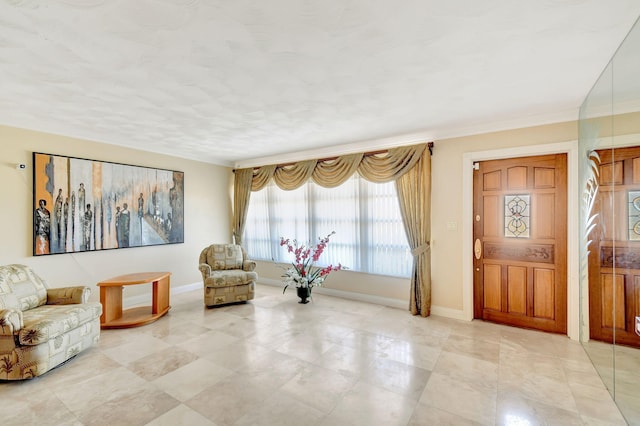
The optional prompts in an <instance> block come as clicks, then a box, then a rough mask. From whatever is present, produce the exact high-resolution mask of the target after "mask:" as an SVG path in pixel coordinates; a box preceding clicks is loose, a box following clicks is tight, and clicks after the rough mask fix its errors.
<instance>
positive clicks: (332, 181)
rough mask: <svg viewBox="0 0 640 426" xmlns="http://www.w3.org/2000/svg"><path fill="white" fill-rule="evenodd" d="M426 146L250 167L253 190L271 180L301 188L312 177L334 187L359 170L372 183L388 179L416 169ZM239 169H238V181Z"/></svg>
mask: <svg viewBox="0 0 640 426" xmlns="http://www.w3.org/2000/svg"><path fill="white" fill-rule="evenodd" d="M426 148H427V144H426V143H423V144H419V145H411V146H403V147H398V148H392V149H389V150H388V151H385V152H383V153H378V154H364V153H359V154H349V155H343V156H341V157H337V158H331V159H328V160H307V161H300V162H298V163H295V164H287V165H280V166H277V165H270V166H263V167H259V168H255V169H249V170H251V172H252V175H251V190H252V191H260V190H261V189H262V188H264V187H265V186H266V185H267V184H268V183H269V181H271V179H273V181H274V182H275V184H276V185H278V187H280V188H281V189H284V190H292V189H296V188H299V187H300V186H302V185H304V184H305V183H306V182H307V181H308V180H309V179H312V180H313V181H314V182H315V183H317V184H318V185H320V186H324V187H325V188H335V187H336V186H340V185H342V184H343V183H344V182H345V181H346V180H347V179H349V178H350V177H351V176H352V175H353V174H354V173H356V172H358V173H359V174H360V176H362V177H363V178H365V179H367V180H369V181H371V182H376V183H382V182H389V181H393V180H396V179H398V178H399V177H400V176H402V175H403V174H405V173H406V172H407V171H408V170H410V169H411V168H413V166H415V165H416V163H417V162H418V160H420V157H421V156H422V154H423V152H424V150H425V149H426ZM245 170H246V169H245ZM239 171H240V170H236V182H237V181H238V172H239ZM245 173H246V172H245ZM247 177H248V176H245V179H246V178H247Z"/></svg>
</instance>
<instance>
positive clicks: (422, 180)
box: [396, 152, 431, 317]
mask: <svg viewBox="0 0 640 426" xmlns="http://www.w3.org/2000/svg"><path fill="white" fill-rule="evenodd" d="M396 189H397V191H398V201H399V202H400V212H401V214H402V222H403V223H404V229H405V232H406V234H407V240H408V241H409V246H410V248H411V254H412V255H413V268H412V273H411V295H410V300H409V304H410V310H411V313H412V314H413V315H422V316H423V317H427V316H429V315H430V314H431V247H430V245H429V241H430V240H431V155H430V154H429V153H428V152H425V153H424V154H423V155H422V156H421V158H420V160H419V161H418V162H417V164H416V165H415V167H413V168H412V169H411V170H409V171H408V172H407V173H405V174H404V175H403V176H402V177H400V178H399V179H397V180H396Z"/></svg>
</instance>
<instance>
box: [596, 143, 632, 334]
mask: <svg viewBox="0 0 640 426" xmlns="http://www.w3.org/2000/svg"><path fill="white" fill-rule="evenodd" d="M597 152H598V155H599V156H600V166H599V176H598V193H597V195H596V200H595V203H594V208H593V212H592V214H597V216H596V219H595V223H596V226H595V227H594V229H593V231H592V232H591V234H590V235H589V239H590V240H591V244H590V245H589V252H590V253H589V333H590V335H591V338H592V339H596V340H602V341H606V342H613V341H614V337H615V343H621V344H625V345H631V346H637V347H640V336H638V335H637V334H636V333H635V321H636V320H635V318H636V316H640V148H639V147H631V148H616V149H615V152H614V151H613V150H611V149H607V150H601V151H597Z"/></svg>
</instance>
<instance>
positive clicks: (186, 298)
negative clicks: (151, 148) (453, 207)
mask: <svg viewBox="0 0 640 426" xmlns="http://www.w3.org/2000/svg"><path fill="white" fill-rule="evenodd" d="M171 304H172V309H171V311H170V313H169V314H168V315H167V316H165V317H163V318H162V319H161V320H159V321H157V322H155V323H152V324H149V325H146V326H144V327H138V328H132V329H126V330H103V332H102V335H101V341H100V344H99V345H98V346H95V347H93V348H92V349H90V350H88V351H85V352H83V353H82V354H80V355H78V356H77V357H76V358H74V359H72V360H70V361H69V362H67V363H66V364H65V365H63V366H61V367H59V368H56V369H55V370H52V371H50V372H49V373H47V374H45V375H43V376H41V377H39V378H36V379H33V380H30V381H25V382H20V383H16V382H0V401H1V403H0V424H1V425H3V426H5V425H27V424H33V425H145V424H148V425H172V426H173V425H305V426H308V425H327V426H329V425H331V426H333V425H518V426H520V425H546V424H549V425H624V424H625V421H624V419H623V417H622V415H621V414H620V412H619V411H618V409H617V408H616V406H615V404H614V403H613V402H612V400H611V398H610V396H609V393H608V392H607V390H606V388H605V386H604V385H603V382H602V381H601V379H600V377H599V376H598V374H597V373H596V371H595V369H594V367H593V366H592V364H591V362H590V360H589V358H588V357H587V355H586V354H585V351H584V350H583V348H582V346H581V345H580V344H579V343H577V342H574V341H571V340H569V339H568V338H566V337H563V336H558V335H553V334H545V333H539V332H535V331H527V330H520V329H516V328H510V327H504V326H500V325H495V324H490V323H485V322H481V321H474V322H462V321H456V320H450V319H445V318H438V317H430V318H421V317H414V316H412V315H410V314H409V313H408V312H407V311H404V310H399V309H393V308H388V307H383V306H379V305H374V304H368V303H362V302H355V301H350V300H344V299H339V298H334V297H329V296H324V295H321V294H316V295H315V296H314V300H313V302H312V303H309V304H307V305H300V304H298V303H297V297H296V296H295V293H294V292H287V293H286V294H284V295H283V294H282V292H281V290H280V288H277V287H271V286H262V285H259V286H258V288H257V297H256V299H254V300H253V301H251V302H250V303H248V304H243V305H232V306H226V307H221V308H215V309H206V308H205V307H204V306H203V302H202V294H201V292H200V291H193V292H189V293H183V294H178V295H174V296H172V299H171Z"/></svg>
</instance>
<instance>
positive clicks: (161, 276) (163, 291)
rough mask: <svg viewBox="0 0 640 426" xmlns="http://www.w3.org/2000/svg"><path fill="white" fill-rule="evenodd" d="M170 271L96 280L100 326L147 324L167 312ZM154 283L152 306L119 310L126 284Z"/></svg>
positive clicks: (139, 273)
mask: <svg viewBox="0 0 640 426" xmlns="http://www.w3.org/2000/svg"><path fill="white" fill-rule="evenodd" d="M170 276H171V272H136V273H133V274H126V275H121V276H119V277H114V278H110V279H108V280H106V281H101V282H99V283H98V287H100V303H102V315H101V316H100V328H130V327H137V326H140V325H145V324H149V323H150V322H153V321H156V320H157V319H158V318H160V317H161V316H163V315H164V314H166V313H167V312H169V309H170V308H171V306H169V289H170V284H169V278H170ZM145 283H153V284H152V285H153V294H152V305H151V306H143V307H138V308H131V309H127V310H125V311H123V310H122V291H123V290H124V288H123V287H124V286H125V285H136V284H145Z"/></svg>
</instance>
